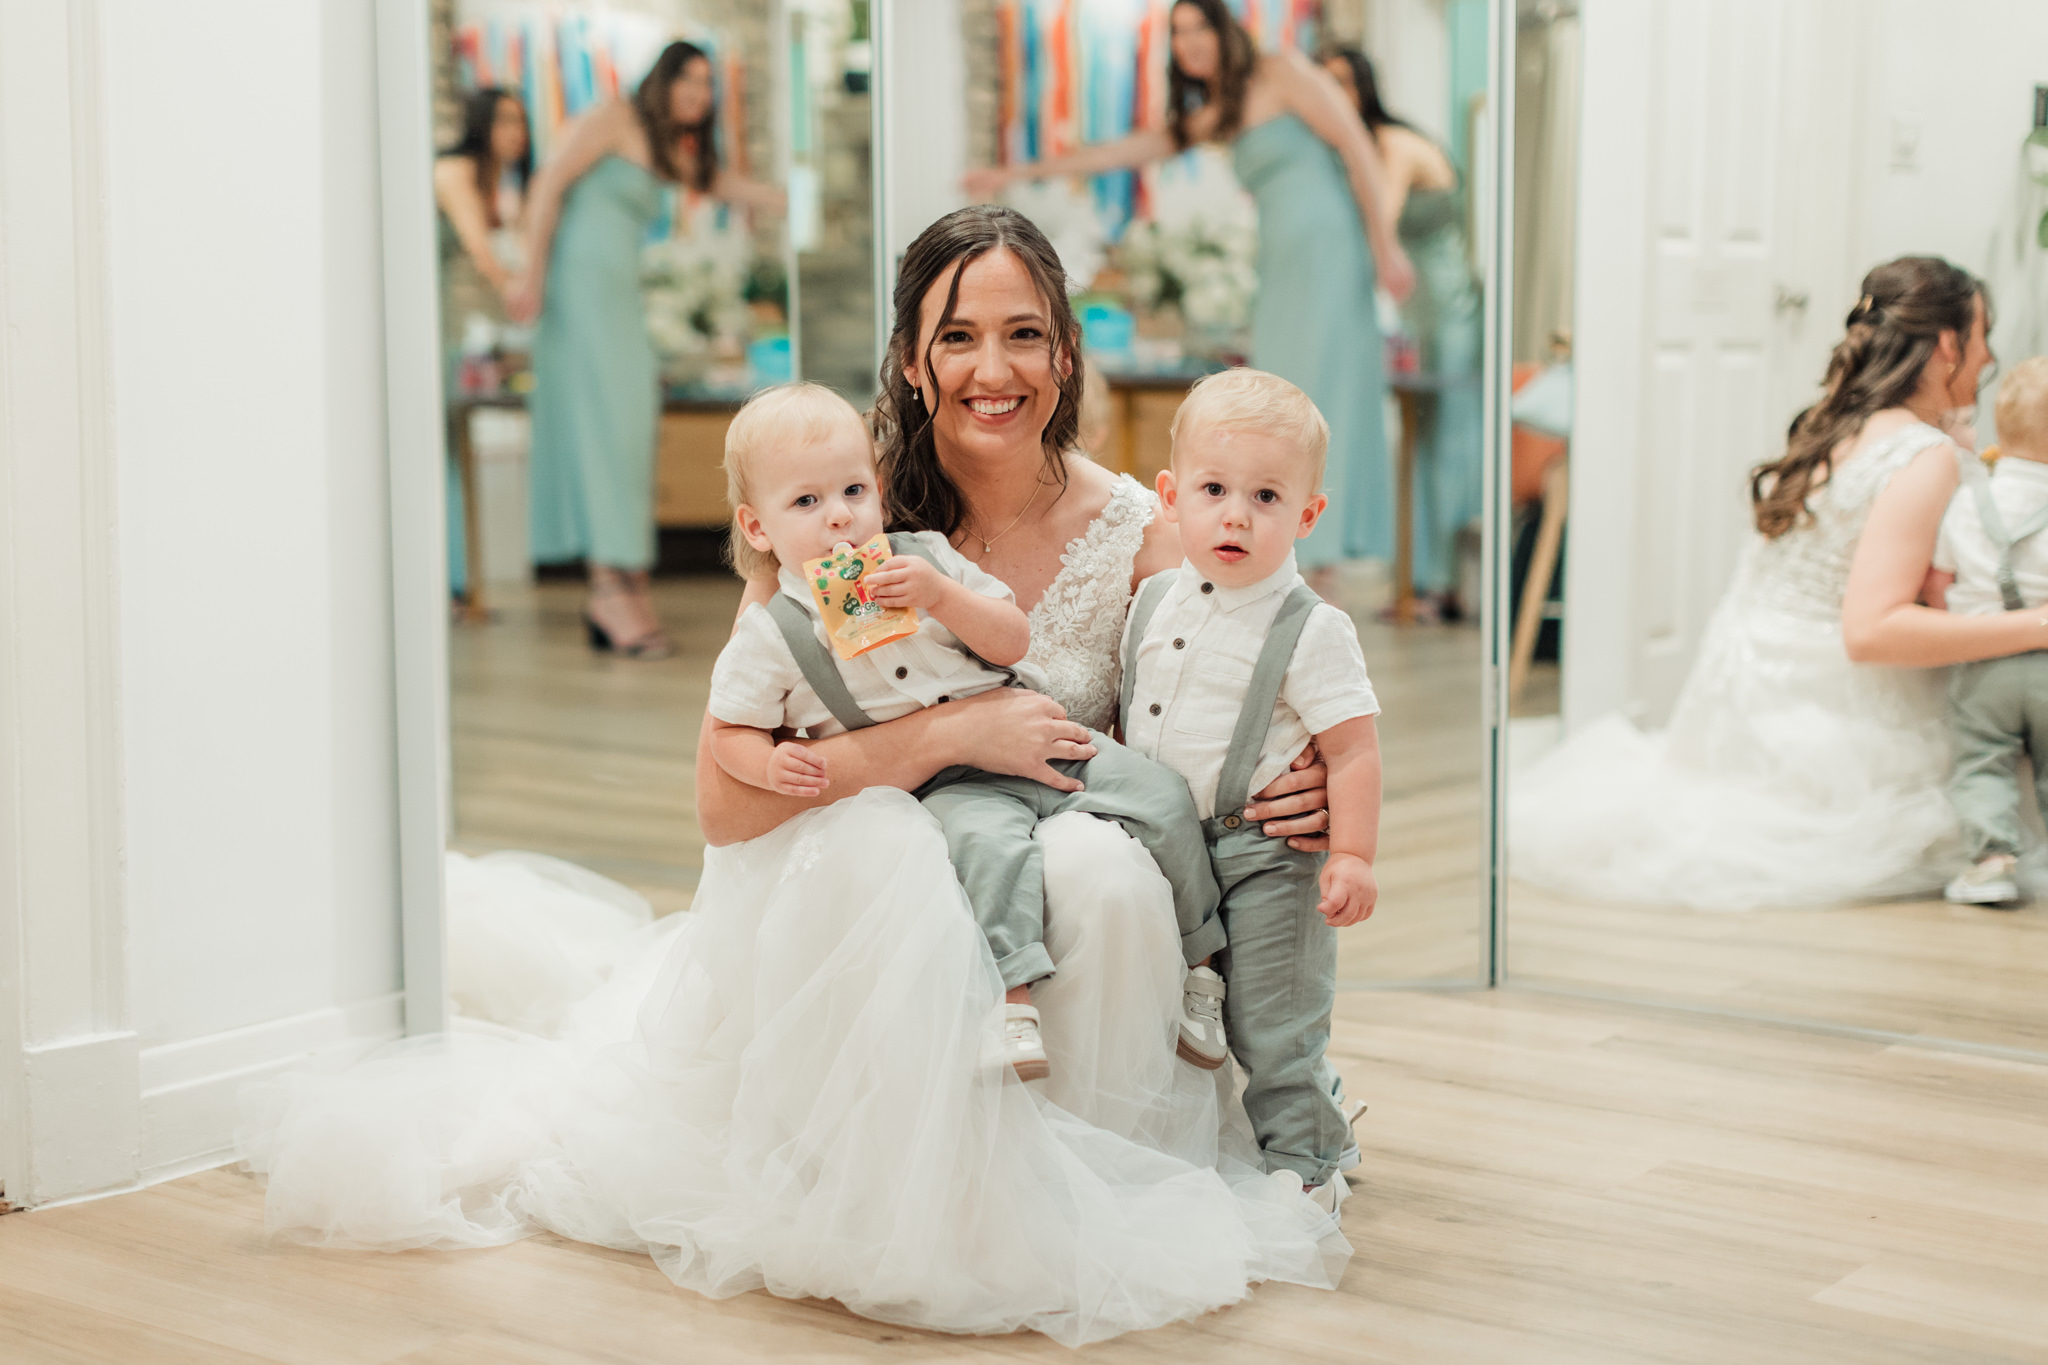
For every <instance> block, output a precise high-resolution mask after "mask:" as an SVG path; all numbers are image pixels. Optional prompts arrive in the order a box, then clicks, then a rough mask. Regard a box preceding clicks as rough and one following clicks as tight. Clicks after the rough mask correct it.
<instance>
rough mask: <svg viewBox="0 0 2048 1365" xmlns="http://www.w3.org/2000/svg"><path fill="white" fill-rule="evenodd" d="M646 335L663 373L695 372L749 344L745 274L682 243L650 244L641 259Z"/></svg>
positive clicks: (673, 240)
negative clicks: (659, 358)
mask: <svg viewBox="0 0 2048 1365" xmlns="http://www.w3.org/2000/svg"><path fill="white" fill-rule="evenodd" d="M640 285H641V294H642V297H643V299H644V300H645V307H646V312H647V335H648V337H649V338H650V339H651V340H652V341H653V342H654V349H655V351H656V352H657V353H658V354H659V355H660V356H661V358H662V368H663V369H664V370H665V371H670V372H675V371H678V370H685V371H687V370H694V369H699V368H702V367H704V366H706V365H708V364H709V363H710V362H711V361H712V360H713V359H714V358H716V357H718V356H721V355H728V354H737V353H738V352H740V351H742V350H743V349H744V348H745V346H746V343H747V336H748V333H749V331H750V324H751V318H750V316H749V314H748V311H747V302H746V278H745V274H744V272H743V271H741V270H739V269H737V268H735V267H734V266H732V265H731V264H729V263H728V262H726V261H723V260H721V259H719V258H717V257H716V256H714V255H712V254H710V253H707V252H706V251H704V250H703V248H702V247H700V246H697V245H696V244H694V243H692V242H690V241H689V240H687V239H685V238H674V237H671V238H667V239H665V240H663V241H659V242H653V243H650V244H649V245H648V246H646V247H645V248H643V249H642V251H641V253H640Z"/></svg>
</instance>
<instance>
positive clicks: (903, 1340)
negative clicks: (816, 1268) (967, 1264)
mask: <svg viewBox="0 0 2048 1365" xmlns="http://www.w3.org/2000/svg"><path fill="white" fill-rule="evenodd" d="M1333 1053H1334V1055H1335V1056H1336V1058H1337V1060H1338V1062H1339V1064H1340V1066H1341V1067H1342V1068H1343V1071H1344V1073H1345V1079H1346V1083H1347V1086H1348V1088H1349V1089H1350V1090H1351V1091H1352V1092H1353V1093H1354V1094H1358V1095H1363V1096H1366V1097H1368V1098H1369V1099H1370V1101H1371V1103H1372V1112H1371V1114H1370V1115H1368V1117H1367V1119H1366V1120H1365V1121H1364V1122H1363V1123H1362V1124H1361V1130H1360V1136H1361V1141H1362V1146H1363V1149H1364V1156H1365V1161H1364V1165H1363V1166H1362V1167H1361V1169H1360V1170H1359V1172H1358V1174H1357V1177H1356V1182H1357V1193H1356V1194H1355V1195H1354V1196H1353V1198H1352V1200H1351V1202H1350V1203H1349V1204H1348V1205H1347V1206H1346V1208H1345V1220H1344V1224H1345V1231H1346V1233H1347V1235H1348V1236H1349V1237H1350V1238H1351V1241H1352V1243H1353V1244H1354V1245H1355V1246H1356V1248H1357V1256H1356V1257H1355V1258H1354V1259H1353V1261H1352V1263H1351V1266H1350V1270H1349V1273H1348V1274H1347V1275H1346V1276H1345V1278H1344V1281H1343V1284H1342V1285H1341V1287H1340V1289H1339V1290H1338V1292H1336V1293H1322V1292H1315V1291H1310V1290H1303V1289H1297V1288H1295V1287H1293V1286H1287V1285H1269V1286H1264V1287H1261V1288H1260V1289H1258V1290H1257V1291H1255V1292H1254V1294H1253V1295H1252V1297H1251V1298H1250V1300H1248V1301H1247V1302H1245V1303H1243V1304H1240V1305H1238V1306H1237V1307H1234V1308H1230V1309H1227V1310H1225V1311H1222V1312H1219V1313H1214V1314H1211V1315H1209V1316H1207V1317H1204V1318H1202V1319H1199V1320H1197V1321H1195V1322H1192V1323H1186V1324H1181V1325H1177V1326H1174V1327H1170V1328H1165V1329H1161V1330H1158V1331H1154V1332H1149V1333H1145V1334H1142V1335H1138V1336H1133V1337H1126V1338H1123V1339H1120V1340H1118V1341H1114V1342H1110V1343H1107V1344H1106V1345H1103V1346H1099V1347H1094V1348H1090V1349H1089V1350H1087V1351H1086V1352H1084V1353H1083V1355H1084V1356H1085V1358H1087V1359H1089V1360H1101V1361H1129V1362H1154V1363H1159V1362H1175V1363H1176V1365H1179V1363H1182V1362H1188V1363H1193V1362H1204V1361H1229V1362H1233V1365H1244V1363H1245V1362H1267V1361H1330V1362H1359V1361H1384V1362H1398V1363H1399V1365H1433V1363H1434V1362H1486V1363H1488V1365H1493V1363H1495V1362H1507V1363H1510V1365H1540V1363H1542V1362H1559V1363H1560V1365H1608V1363H1610V1362H1612V1363H1615V1365H1619V1363H1620V1362H1699V1365H1728V1362H1743V1365H1766V1363H1769V1362H1787V1365H1833V1363H1834V1362H1845V1363H1852V1365H1887V1363H1889V1362H1916V1363H1918V1365H1968V1362H1977V1361H1984V1362H1991V1361H2002V1362H2035V1363H2036V1365H2038V1362H2040V1361H2043V1360H2048V1178H2044V1175H2043V1172H2044V1171H2048V1068H2042V1067H2035V1066H2029V1065H2021V1064H2017V1063H2013V1062H2007V1061H2002V1060H1998V1059H1994V1058H1987V1057H1975V1056H1968V1055H1959V1054H1956V1053H1945V1052H1928V1051H1922V1050H1917V1049H1913V1048H1907V1047H1887V1046H1881V1045H1878V1044H1874V1043H1870V1042H1865V1041H1861V1040H1856V1039H1849V1038H1842V1037H1835V1036H1826V1035H1819V1034H1811V1033H1799V1032H1794V1031H1789V1030H1783V1029H1772V1028H1761V1027H1745V1026H1742V1025H1738V1024H1731V1023H1728V1022H1725V1021H1716V1022H1705V1021H1696V1020H1690V1019H1687V1018H1684V1017H1680V1016H1674V1015H1671V1014H1668V1013H1652V1012H1636V1011H1629V1010H1624V1009H1618V1008H1610V1007H1605V1006H1600V1005H1596V1004H1590V1003H1586V1002H1582V1001H1572V1000H1565V999H1561V998H1557V997H1549V996H1542V995H1535V994H1530V993H1526V992H1516V991H1501V992H1493V993H1453V994H1443V993H1395V992H1386V993H1351V994H1347V995H1346V996H1344V997H1343V998H1342V1000H1341V1003H1340V1005H1339V1010H1338V1021H1337V1027H1336V1032H1335V1037H1334V1040H1333ZM1069 1358H1071V1357H1070V1356H1069V1355H1068V1353H1067V1352H1066V1351H1065V1350H1063V1349H1062V1348H1060V1347H1057V1346H1054V1345H1052V1344H1051V1343H1050V1342H1047V1341H1045V1340H1044V1339H1042V1338H1038V1337H1031V1336H1013V1337H1003V1338H993V1339H955V1338H944V1337H937V1336H933V1335H930V1334H926V1333H920V1332H915V1331H907V1330H904V1329H901V1328H892V1327H885V1326H881V1325H879V1324H875V1323H870V1322H865V1321H862V1320H861V1319H858V1318H855V1317H852V1316H851V1315H850V1314H848V1313H846V1312H845V1311H844V1310H842V1309H839V1308H837V1307H836V1306H834V1305H831V1304H826V1303H819V1302H815V1301H804V1302H787V1301H783V1300H778V1299H774V1298H771V1297H769V1296H767V1295H765V1294H759V1293H756V1294H747V1295H742V1296H740V1297H738V1298H736V1299H730V1300H726V1301H723V1302H712V1301H709V1300H705V1299H701V1298H698V1297H697V1296H695V1295H693V1294H690V1293H688V1292H685V1291H683V1290H679V1289H676V1288H674V1287H673V1286H671V1285H670V1284H669V1283H668V1282H667V1281H666V1280H665V1279H663V1278H662V1277H661V1275H660V1274H659V1272H657V1271H656V1270H655V1269H654V1267H653V1266H652V1264H651V1263H649V1262H648V1261H646V1260H644V1259H642V1258H638V1257H633V1256H628V1255H623V1254H619V1253H615V1252H608V1251H602V1250H598V1249H595V1248H592V1247H588V1246H582V1245H578V1244H574V1243H568V1242H563V1241H560V1240H556V1239H553V1238H538V1239H535V1240H532V1241H528V1242H524V1243H520V1244H518V1245H515V1246H512V1247H506V1248H501V1249H497V1250H491V1251H465V1252H432V1251H412V1252H404V1253H400V1254H397V1255H385V1254H376V1253H360V1252H321V1251H312V1250H307V1249H303V1248H295V1247H287V1246H279V1245H275V1244H272V1243H269V1242H267V1241H265V1240H264V1238H263V1235H262V1210H261V1197H260V1193H259V1191H258V1190H257V1188H256V1185H255V1183H254V1180H253V1179H252V1178H251V1177H248V1176H245V1175H240V1174H236V1173H234V1172H231V1171H217V1172H212V1173H209V1174H205V1175H200V1176H195V1177H192V1178H189V1179H186V1180H181V1181H177V1182H174V1183H172V1184H168V1185H162V1186H158V1187H156V1188H155V1189H151V1190H148V1191H145V1192H143V1193H140V1194H132V1195H125V1196H122V1197H119V1198H114V1199H106V1200H102V1201H99V1202H96V1203H89V1204H81V1205H74V1206H71V1207H68V1208H58V1209H50V1210H44V1211H40V1212H36V1213H29V1214H18V1215H14V1216H11V1217H7V1218H0V1360H4V1361H7V1362H9V1365H16V1363H19V1365H45V1363H46V1362H47V1363H48V1365H62V1363H67V1362H92V1363H93V1365H102V1363H103V1362H120V1363H121V1365H129V1363H130V1362H152V1363H154V1362H164V1363H165V1365H181V1363H182V1362H194V1363H195V1365H198V1363H200V1362H203V1363H204V1365H247V1363H250V1362H258V1361H264V1362H287V1363H289V1365H325V1363H326V1362H348V1363H349V1365H367V1363H368V1362H399V1361H402V1362H407V1363H408V1365H486V1363H488V1365H551V1363H555V1362H560V1363H562V1365H567V1362H578V1361H585V1362H620V1365H625V1363H627V1362H631V1365H641V1362H646V1361H653V1360H663V1361H667V1360H675V1361H689V1362H722V1361H740V1360H755V1361H760V1360H770V1361H792V1362H794V1361H805V1362H810V1361H868V1360H874V1361H883V1360H888V1361H895V1360H911V1361H926V1360H929V1361H940V1360H1024V1359H1035V1360H1062V1359H1069Z"/></svg>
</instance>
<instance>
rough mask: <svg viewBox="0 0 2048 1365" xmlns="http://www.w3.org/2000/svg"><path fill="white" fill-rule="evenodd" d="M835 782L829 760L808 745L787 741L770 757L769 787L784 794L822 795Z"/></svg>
mask: <svg viewBox="0 0 2048 1365" xmlns="http://www.w3.org/2000/svg"><path fill="white" fill-rule="evenodd" d="M831 785H832V779H831V778H829V777H827V776H825V759H824V757H823V756H822V755H819V754H814V753H812V752H811V750H810V747H809V746H808V745H803V744H797V743H794V742H791V741H784V742H783V743H781V744H778V745H776V746H775V752H774V753H772V754H770V755H769V756H768V790H770V791H775V792H781V793H782V794H783V795H784V796H820V795H823V794H824V791H825V788H827V787H829V786H831Z"/></svg>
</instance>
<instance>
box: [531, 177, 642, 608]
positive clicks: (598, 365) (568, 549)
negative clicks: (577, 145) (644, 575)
mask: <svg viewBox="0 0 2048 1365" xmlns="http://www.w3.org/2000/svg"><path fill="white" fill-rule="evenodd" d="M661 192H662V182H661V181H660V180H658V179H657V178H656V177H655V176H654V175H653V173H652V172H650V171H647V170H644V169H642V168H641V167H640V166H637V165H635V164H634V163H633V162H631V161H628V160H626V159H625V158H624V157H618V156H609V157H606V158H605V159H604V160H602V161H600V162H598V163H597V164H596V165H595V166H592V167H591V168H590V169H589V170H588V171H586V172H584V174H583V176H582V178H581V179H579V180H577V182H576V183H575V184H574V185H572V186H570V187H569V192H568V194H567V195H565V196H564V198H563V202H562V215H561V220H560V222H559V223H558V224H557V226H556V228H555V237H554V243H553V246H552V248H551V250H550V254H549V257H548V273H547V284H546V287H545V290H544V292H543V295H542V304H541V315H540V327H539V329H538V330H537V332H536V334H535V336H534V342H533V379H534V388H533V398H532V401H531V403H530V405H529V408H530V411H531V413H532V417H533V455H532V459H533V518H532V520H533V557H534V559H535V560H537V561H538V562H540V563H543V564H550V563H560V562H562V561H564V560H572V559H579V558H580V559H588V560H589V561H591V562H592V563H596V564H604V565H609V566H610V567H613V568H618V569H644V568H646V567H647V566H648V565H650V564H652V563H653V562H654V432H655V420H656V414H657V412H658V411H659V408H660V392H659V371H658V367H657V365H656V362H655V357H654V344H653V343H652V342H651V341H649V340H648V337H647V321H646V314H645V312H644V310H643V307H642V304H641V298H640V247H641V244H642V242H643V241H644V240H645V239H646V236H647V228H648V225H649V224H650V223H651V222H653V220H654V217H655V215H656V214H657V213H659V212H660V209H661Z"/></svg>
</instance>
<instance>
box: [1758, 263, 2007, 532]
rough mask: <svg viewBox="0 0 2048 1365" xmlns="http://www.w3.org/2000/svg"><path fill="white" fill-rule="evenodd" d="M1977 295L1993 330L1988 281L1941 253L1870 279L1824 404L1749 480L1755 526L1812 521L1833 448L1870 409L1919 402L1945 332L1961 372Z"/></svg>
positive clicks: (1772, 528) (1888, 267) (1831, 364)
mask: <svg viewBox="0 0 2048 1365" xmlns="http://www.w3.org/2000/svg"><path fill="white" fill-rule="evenodd" d="M1980 297H1981V298H1983V299H1984V312H1985V326H1987V327H1988V326H1990V313H1991V298H1990V295H1989V294H1988V293H1987V292H1986V291H1985V288H1984V285H1983V282H1982V281H1980V280H1978V279H1977V278H1976V277H1975V276H1974V275H1972V274H1970V272H1969V271H1967V270H1963V269H1961V268H1959V267H1957V266H1953V265H1950V264H1949V263H1948V262H1947V261H1944V260H1942V259H1941V258H1940V257H1939V256H1901V257H1900V258H1899V259H1898V260H1896V261H1888V262H1886V263H1885V264H1884V265H1881V266H1879V267H1877V269H1875V270H1873V271H1871V272H1870V273H1869V274H1868V275H1865V276H1864V277H1863V297H1862V298H1860V299H1858V300H1857V301H1856V306H1855V307H1854V308H1852V309H1850V310H1849V323H1848V325H1849V330H1848V332H1847V334H1846V335H1844V336H1843V338H1842V339H1841V340H1840V341H1839V342H1837V343H1836V344H1835V353H1834V355H1833V356H1831V357H1829V359H1828V372H1827V378H1826V379H1825V380H1823V381H1822V392H1821V397H1820V401H1819V402H1818V403H1815V404H1814V405H1813V406H1812V407H1810V408H1808V409H1807V410H1806V411H1805V412H1802V413H1800V414H1799V417H1798V419H1797V420H1796V421H1794V422H1793V424H1792V431H1791V437H1790V440H1789V441H1788V442H1787V443H1786V447H1785V454H1784V456H1783V457H1782V458H1780V459H1777V460H1774V461H1772V462H1771V463H1769V464H1765V465H1759V466H1757V468H1756V470H1755V471H1754V472H1753V473H1752V474H1751V475H1750V480H1749V496H1750V500H1751V502H1752V503H1753V504H1754V506H1755V515H1756V529H1757V530H1759V531H1761V532H1763V533H1764V534H1765V535H1766V536H1770V537H1773V538H1776V537H1778V536H1781V535H1784V534H1785V532H1787V531H1789V530H1791V529H1792V528H1793V527H1795V526H1797V525H1798V524H1799V523H1800V522H1801V521H1802V520H1803V519H1804V518H1805V516H1806V499H1807V497H1808V495H1810V494H1811V493H1812V492H1813V491H1814V490H1815V489H1817V488H1819V487H1820V485H1821V484H1823V483H1825V482H1826V481H1827V478H1828V475H1829V474H1830V473H1831V472H1832V470H1833V467H1834V450H1835V447H1836V446H1838V445H1840V444H1841V443H1842V442H1843V441H1845V440H1848V439H1849V438H1850V437H1852V436H1854V435H1855V434H1856V433H1857V432H1858V431H1859V430H1861V429H1862V426H1863V423H1864V422H1865V421H1866V420H1867V419H1868V418H1869V417H1870V416H1871V415H1872V414H1873V413H1878V412H1882V411H1883V410H1884V409H1886V408H1895V407H1898V406H1900V405H1901V404H1903V403H1905V401H1906V400H1907V399H1909V398H1911V397H1912V396H1913V394H1914V392H1915V391H1916V390H1918V389H1919V387H1920V376H1921V374H1922V373H1924V372H1925V371H1926V369H1927V362H1928V361H1930V360H1932V359H1933V358H1934V352H1935V350H1936V348H1937V347H1939V346H1940V345H1941V335H1942V333H1944V332H1952V333H1954V334H1955V338H1956V346H1957V349H1958V356H1957V365H1958V367H1960V366H1961V363H1962V360H1961V352H1962V351H1964V350H1967V349H1968V347H1969V344H1970V332H1971V328H1972V327H1973V326H1974V325H1975V323H1976V314H1977V309H1976V303H1977V300H1978V299H1979V298H1980Z"/></svg>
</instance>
